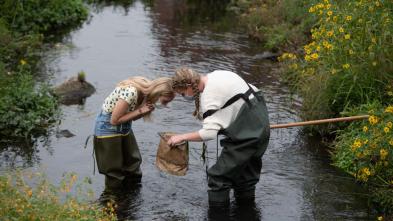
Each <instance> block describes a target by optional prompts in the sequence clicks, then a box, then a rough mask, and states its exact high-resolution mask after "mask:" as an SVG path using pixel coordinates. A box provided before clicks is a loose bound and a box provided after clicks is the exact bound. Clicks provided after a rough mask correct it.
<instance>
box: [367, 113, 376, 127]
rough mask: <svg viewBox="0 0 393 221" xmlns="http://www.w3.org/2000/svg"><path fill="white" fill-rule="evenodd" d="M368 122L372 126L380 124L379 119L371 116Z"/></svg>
mask: <svg viewBox="0 0 393 221" xmlns="http://www.w3.org/2000/svg"><path fill="white" fill-rule="evenodd" d="M368 121H369V122H370V124H371V125H374V124H376V123H378V117H376V116H373V115H371V116H370V117H369V118H368Z"/></svg>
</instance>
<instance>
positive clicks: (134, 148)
mask: <svg viewBox="0 0 393 221" xmlns="http://www.w3.org/2000/svg"><path fill="white" fill-rule="evenodd" d="M122 145H123V150H122V151H123V166H122V168H123V171H124V175H125V177H126V179H127V182H130V181H131V182H134V183H135V182H136V183H138V182H140V181H141V178H142V171H141V169H140V165H141V163H142V157H141V154H140V152H139V148H138V144H137V142H136V139H135V135H134V133H133V132H132V131H130V133H129V134H128V135H127V136H124V137H123V138H122ZM126 185H127V183H126Z"/></svg>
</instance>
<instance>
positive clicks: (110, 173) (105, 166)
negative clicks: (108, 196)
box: [94, 130, 142, 191]
mask: <svg viewBox="0 0 393 221" xmlns="http://www.w3.org/2000/svg"><path fill="white" fill-rule="evenodd" d="M94 151H95V156H96V160H97V167H98V171H99V172H100V173H101V174H104V175H105V190H107V191H114V190H118V189H119V188H122V187H123V185H124V184H126V183H127V182H129V181H131V182H132V181H135V182H140V179H141V177H142V172H141V169H140V164H141V162H142V157H141V154H140V153H139V149H138V144H137V143H136V140H135V136H134V133H133V132H132V130H131V131H130V132H129V133H128V134H124V135H123V134H121V135H120V134H119V135H115V136H108V137H102V138H100V137H97V136H95V137H94Z"/></svg>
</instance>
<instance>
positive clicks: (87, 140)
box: [85, 134, 96, 175]
mask: <svg viewBox="0 0 393 221" xmlns="http://www.w3.org/2000/svg"><path fill="white" fill-rule="evenodd" d="M92 136H94V134H90V135H89V136H87V138H86V141H85V149H86V148H87V143H88V142H89V140H90V137H92ZM92 156H93V175H96V157H95V151H94V147H93V154H92Z"/></svg>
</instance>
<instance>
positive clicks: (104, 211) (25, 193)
mask: <svg viewBox="0 0 393 221" xmlns="http://www.w3.org/2000/svg"><path fill="white" fill-rule="evenodd" d="M86 182H89V179H85V180H84V182H82V183H80V182H77V175H76V174H73V173H70V174H66V175H65V176H64V178H63V180H62V181H61V183H60V184H59V185H53V184H50V183H49V182H48V181H47V180H46V178H45V177H44V176H43V175H42V174H40V173H32V172H28V173H26V172H25V173H24V174H22V173H21V172H18V173H16V174H8V175H2V176H0V217H1V219H2V220H86V221H88V220H91V221H97V220H108V221H110V220H116V215H115V209H114V208H115V206H114V205H113V204H110V203H109V204H108V205H107V206H106V207H104V208H102V207H100V206H98V205H97V204H93V203H89V202H88V200H93V195H94V194H93V192H92V191H91V190H86V187H85V183H86ZM29 183H30V185H29ZM32 186H34V187H32ZM73 191H74V192H75V193H77V195H78V197H76V196H74V194H71V192H73ZM82 199H83V200H82Z"/></svg>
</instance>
